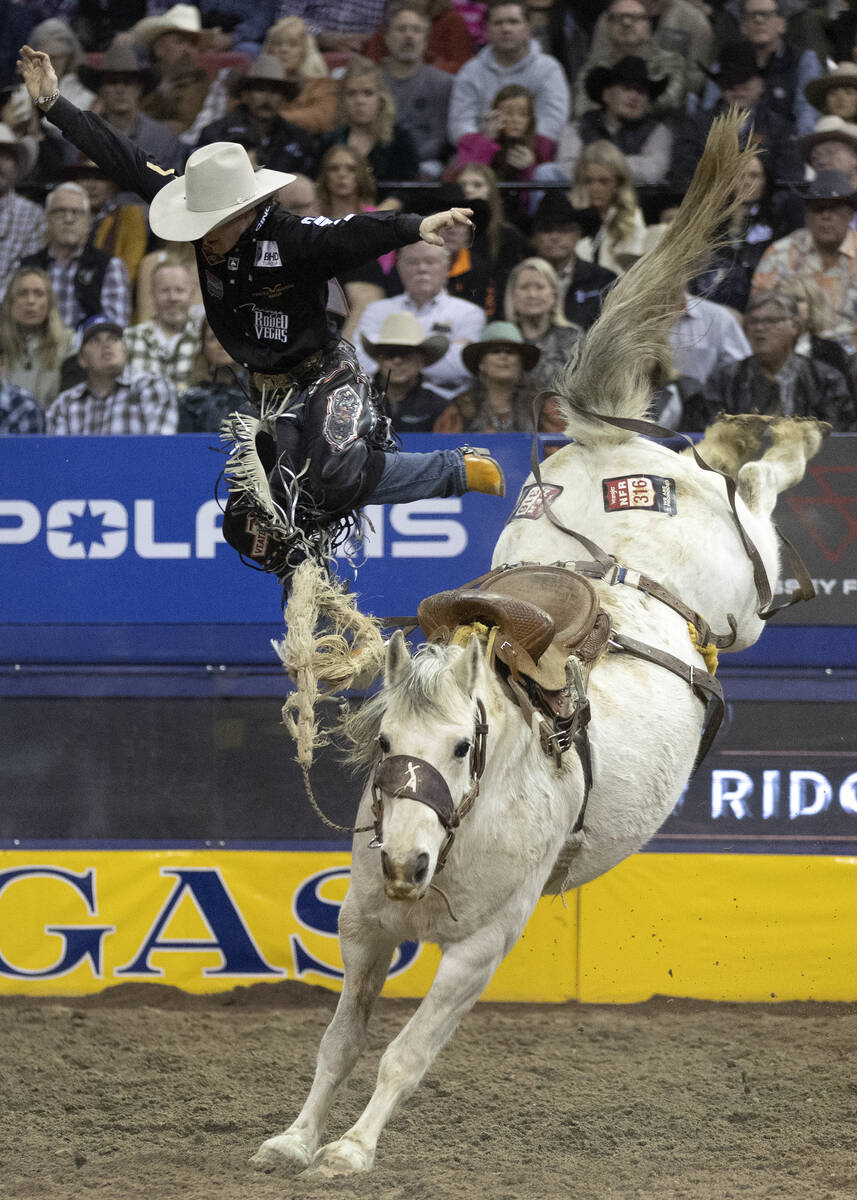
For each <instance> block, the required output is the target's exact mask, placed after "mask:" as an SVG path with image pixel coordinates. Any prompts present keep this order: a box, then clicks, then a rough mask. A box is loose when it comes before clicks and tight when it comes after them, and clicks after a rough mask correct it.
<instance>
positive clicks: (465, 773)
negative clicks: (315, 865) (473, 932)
mask: <svg viewBox="0 0 857 1200" xmlns="http://www.w3.org/2000/svg"><path fill="white" fill-rule="evenodd" d="M485 677H486V669H485V665H484V659H483V656H482V649H481V647H480V645H479V641H478V639H477V638H475V637H474V638H473V639H471V641H470V643H469V644H468V646H467V647H466V649H464V650H461V649H459V648H458V647H440V646H427V647H426V648H425V649H424V650H422V651H421V652H419V653H418V654H417V656H416V657H415V658H411V656H410V654H409V653H408V648H407V646H406V644H405V640H404V638H403V636H402V634H401V633H400V632H399V633H396V634H394V636H393V637H392V638H391V639H390V643H389V646H388V648H387V657H386V662H385V667H384V692H383V693H382V694H383V696H384V698H385V704H384V708H383V715H382V717H381V724H380V729H379V732H378V751H379V754H380V758H379V759H378V761H377V764H376V766H375V771H374V775H373V777H372V790H373V813H374V817H375V836H376V844H378V845H379V846H380V848H381V869H382V871H383V873H384V889H385V891H386V893H387V896H388V897H389V898H390V899H391V900H419V899H421V898H422V897H423V896H424V895H425V893H426V891H427V890H428V888H429V886H430V885H431V882H432V879H433V878H434V876H435V874H436V873H437V872H438V871H439V870H441V869H442V868H443V865H444V862H445V860H446V855H447V853H448V851H449V848H450V846H451V844H452V839H453V837H454V836H455V830H456V829H457V828H458V824H459V822H460V820H461V819H462V817H463V816H464V815H465V814H466V812H467V810H468V809H469V808H470V806H471V805H472V803H473V801H474V800H475V798H476V795H477V793H478V790H479V776H480V775H481V773H482V768H483V766H484V758H485V739H486V736H487V728H486V725H485V708H484V703H483V700H482V692H483V689H484V687H485Z"/></svg>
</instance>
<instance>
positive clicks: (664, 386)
mask: <svg viewBox="0 0 857 1200" xmlns="http://www.w3.org/2000/svg"><path fill="white" fill-rule="evenodd" d="M646 367H647V371H648V375H649V380H650V381H651V385H652V402H651V410H650V411H651V419H652V420H653V421H655V422H656V423H657V424H658V425H665V426H666V428H667V429H690V430H693V431H696V430H698V429H699V430H701V429H703V428H704V427H705V423H706V422H705V421H704V419H703V416H702V414H703V413H704V412H705V398H704V393H703V389H702V384H701V383H700V382H699V380H698V379H694V378H693V377H692V376H690V375H680V374H679V373H678V371H676V369H675V367H674V365H673V364H672V361H670V362H669V363H668V364H667V363H660V362H658V361H657V360H656V359H654V358H651V359H649V360H648V361H647V363H646Z"/></svg>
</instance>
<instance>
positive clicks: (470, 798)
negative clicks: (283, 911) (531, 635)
mask: <svg viewBox="0 0 857 1200" xmlns="http://www.w3.org/2000/svg"><path fill="white" fill-rule="evenodd" d="M487 740H488V721H487V719H486V714H485V705H484V704H483V703H482V701H481V700H477V701H476V720H475V722H474V727H473V742H472V745H471V747H470V787H469V788H468V790H467V791H466V792H465V794H464V796H463V797H462V798H461V802H460V803H459V804H458V806H457V807H456V804H455V801H454V800H453V798H452V793H451V792H450V790H449V785H448V784H447V782H446V780H445V779H444V777H443V775H441V773H440V771H438V769H437V767H434V766H432V764H431V763H430V762H427V761H426V760H425V759H424V758H415V757H412V756H411V755H409V754H391V755H390V756H389V757H387V758H382V759H381V761H380V762H379V763H378V765H377V766H376V767H375V773H374V775H373V776H372V817H373V819H374V830H375V836H374V838H373V839H372V841H371V842H370V843H369V844H370V845H371V846H374V847H379V846H380V845H381V844H382V839H383V829H384V796H383V793H384V792H386V793H387V794H388V795H389V796H401V797H403V798H404V799H405V800H417V801H419V803H420V804H425V805H426V806H427V807H428V808H430V809H431V810H432V812H434V813H435V814H436V816H437V818H438V820H439V821H440V823H441V825H442V826H443V828H444V829H445V830H446V837H445V839H444V841H443V845H442V846H441V848H440V851H439V852H438V856H437V865H436V866H435V872H434V873H435V875H438V874H439V873H440V872H441V871H442V870H443V868H444V866H445V865H446V860H447V857H448V855H449V851H450V849H451V848H452V843H453V841H454V840H455V833H456V830H457V829H458V826H459V825H460V824H461V822H462V820H463V818H464V817H466V816H467V814H468V813H469V812H470V810H471V808H472V807H473V804H474V802H475V800H476V797H477V796H478V795H479V780H480V779H481V777H482V773H483V771H484V770H485V755H486V743H487ZM448 903H449V901H447V904H448Z"/></svg>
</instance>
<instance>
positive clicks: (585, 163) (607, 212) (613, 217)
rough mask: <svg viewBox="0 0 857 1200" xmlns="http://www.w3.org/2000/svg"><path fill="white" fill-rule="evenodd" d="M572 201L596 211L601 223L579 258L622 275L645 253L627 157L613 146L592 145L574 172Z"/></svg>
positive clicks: (581, 246) (582, 244) (585, 241)
mask: <svg viewBox="0 0 857 1200" xmlns="http://www.w3.org/2000/svg"><path fill="white" fill-rule="evenodd" d="M571 200H572V203H573V204H576V205H577V206H578V207H579V208H594V209H595V211H596V212H597V214H598V219H599V222H600V225H599V228H598V231H597V232H596V233H595V234H594V235H593V236H592V237H585V238H583V239H582V240H581V241H580V242H579V243H578V245H577V257H578V258H585V259H588V260H589V261H590V262H595V263H598V265H599V266H601V267H606V268H607V270H608V271H614V272H615V273H616V274H617V275H621V274H622V273H623V272H624V271H625V270H627V268H628V266H629V265H630V261H633V260H634V259H635V258H637V257H639V255H640V254H641V253H642V252H643V245H644V242H643V239H644V236H645V231H646V223H645V221H644V220H643V214H642V213H641V212H640V209H639V208H638V207H637V197H636V194H635V192H634V189H633V187H632V186H631V172H630V170H629V169H628V163H627V160H626V158H625V155H624V154H623V153H622V151H621V150H619V149H617V148H616V146H614V145H613V143H612V142H590V144H589V145H588V146H585V147H584V149H583V151H582V152H581V155H580V158H579V159H578V160H577V166H576V168H575V172H574V187H573V189H572V192H571Z"/></svg>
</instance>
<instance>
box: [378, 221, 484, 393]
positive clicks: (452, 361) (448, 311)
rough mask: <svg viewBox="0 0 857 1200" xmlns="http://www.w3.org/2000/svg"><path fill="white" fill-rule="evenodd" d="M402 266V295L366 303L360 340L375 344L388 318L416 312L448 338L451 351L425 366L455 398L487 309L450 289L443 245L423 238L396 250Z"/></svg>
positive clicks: (433, 382)
mask: <svg viewBox="0 0 857 1200" xmlns="http://www.w3.org/2000/svg"><path fill="white" fill-rule="evenodd" d="M398 269H399V274H400V276H401V279H402V285H403V287H404V289H405V290H404V292H403V293H402V294H401V295H399V296H393V297H391V298H389V299H387V300H378V301H376V302H375V303H374V304H370V305H368V306H367V307H366V309H365V310H364V312H363V316H362V318H361V319H360V323H359V325H358V332H359V333H360V334H361V339H360V340H361V343H362V338H363V336H365V337H366V338H367V339H368V340H369V341H370V342H374V343H377V341H378V337H379V334H380V330H381V326H382V324H383V323H384V318H385V317H388V316H389V315H390V313H400V312H409V313H412V314H413V315H414V316H415V317H416V318H417V319H418V320H419V322H420V324H421V325H422V327H423V329H427V330H428V331H429V334H430V335H432V334H435V333H441V334H443V335H444V336H445V337H447V338H449V349H448V350H447V352H446V354H445V355H444V356H443V358H441V359H440V360H439V361H438V362H436V363H434V364H432V366H430V367H427V368H426V370H425V380H426V383H427V385H428V386H429V387H432V388H434V390H435V391H437V392H440V394H441V395H443V396H448V397H449V396H452V395H454V394H455V393H456V392H457V391H460V390H461V388H462V387H463V386H464V384H465V382H466V380H467V371H466V368H465V367H464V366H463V362H462V358H461V352H462V350H463V348H464V347H465V346H466V345H467V344H468V343H469V342H472V341H474V340H475V339H476V338H478V337H479V334H480V333H481V332H482V328H483V326H484V324H485V313H484V312H482V310H481V309H479V308H477V306H476V305H475V304H471V303H470V302H469V301H468V300H459V299H458V297H457V296H450V295H449V293H448V292H447V291H446V289H445V284H446V279H447V271H448V270H449V252H448V251H447V250H446V248H445V247H443V246H429V245H428V244H427V243H425V242H419V243H415V244H414V245H412V246H403V247H402V249H401V250H399V252H398ZM358 358H359V359H360V365H361V367H362V368H363V370H364V371H366V373H367V374H369V375H371V373H372V370H373V367H372V363H371V360H370V358H369V356H368V355H367V354H366V353H365V352H361V350H360V349H358Z"/></svg>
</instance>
